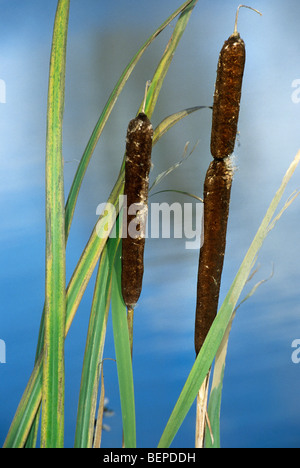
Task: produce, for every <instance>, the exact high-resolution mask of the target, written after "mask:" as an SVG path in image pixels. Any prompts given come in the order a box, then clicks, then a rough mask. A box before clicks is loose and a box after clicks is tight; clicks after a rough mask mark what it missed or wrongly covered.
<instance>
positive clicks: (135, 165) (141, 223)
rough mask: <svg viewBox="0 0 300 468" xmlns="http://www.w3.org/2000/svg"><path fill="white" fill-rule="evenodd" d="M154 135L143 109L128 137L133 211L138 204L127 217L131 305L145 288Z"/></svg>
mask: <svg viewBox="0 0 300 468" xmlns="http://www.w3.org/2000/svg"><path fill="white" fill-rule="evenodd" d="M152 138H153V127H152V125H151V122H150V120H149V119H148V117H147V116H146V114H144V113H143V112H142V113H140V114H139V115H138V116H137V117H136V118H135V119H133V120H131V122H130V123H129V125H128V130H127V139H126V161H125V186H124V195H126V196H127V207H128V209H129V213H130V207H132V206H136V207H137V211H136V212H135V214H129V213H126V214H124V216H123V236H122V295H123V299H124V302H125V304H126V306H127V307H128V308H134V307H135V304H136V303H137V301H138V299H139V297H140V294H141V290H142V281H143V273H144V247H145V222H146V216H147V206H148V187H149V173H150V168H151V151H152ZM139 207H140V209H139ZM134 232H135V233H137V234H136V235H133V234H134Z"/></svg>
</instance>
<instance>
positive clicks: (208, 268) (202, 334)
mask: <svg viewBox="0 0 300 468" xmlns="http://www.w3.org/2000/svg"><path fill="white" fill-rule="evenodd" d="M232 179H233V168H232V162H231V160H230V158H226V159H222V160H217V159H214V160H213V161H212V162H211V164H210V166H209V168H208V171H207V173H206V178H205V182H204V243H203V246H202V248H201V250H200V258H199V269H198V284H197V306H196V320H195V351H196V355H197V354H198V353H199V351H200V349H201V347H202V345H203V343H204V340H205V338H206V335H207V333H208V332H209V330H210V327H211V325H212V323H213V321H214V319H215V317H216V315H217V310H218V302H219V293H220V284H221V275H222V269H223V262H224V254H225V246H226V231H227V221H228V215H229V204H230V193H231V185H232Z"/></svg>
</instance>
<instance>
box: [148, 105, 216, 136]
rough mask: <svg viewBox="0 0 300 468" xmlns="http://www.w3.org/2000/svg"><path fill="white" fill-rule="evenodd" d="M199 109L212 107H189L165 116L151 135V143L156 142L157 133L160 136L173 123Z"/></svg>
mask: <svg viewBox="0 0 300 468" xmlns="http://www.w3.org/2000/svg"><path fill="white" fill-rule="evenodd" d="M201 109H212V107H209V106H195V107H190V108H188V109H184V110H182V111H179V112H176V113H175V114H172V115H169V116H168V117H166V118H165V119H164V120H163V121H162V122H161V123H160V124H159V125H158V126H157V127H156V129H155V132H154V135H153V144H155V143H156V138H157V135H159V137H160V138H161V137H162V136H163V135H164V134H165V133H166V132H167V131H168V130H170V129H171V128H172V127H173V126H174V125H176V124H177V123H178V122H180V121H181V120H182V119H184V118H185V117H187V116H188V115H190V114H192V113H193V112H197V111H198V110H201Z"/></svg>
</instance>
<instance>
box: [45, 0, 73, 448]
mask: <svg viewBox="0 0 300 468" xmlns="http://www.w3.org/2000/svg"><path fill="white" fill-rule="evenodd" d="M69 7H70V1H69V0H59V1H58V6H57V11H56V17H55V23H54V31H53V42H52V51H51V60H50V76H49V93H48V119H47V149H46V291H45V336H44V361H43V401H42V424H41V447H45V448H57V447H62V446H63V441H64V337H65V317H66V282H65V275H66V269H65V223H64V220H65V211H64V183H63V182H64V177H63V157H62V121H63V110H64V90H65V67H66V46H67V31H68V19H69Z"/></svg>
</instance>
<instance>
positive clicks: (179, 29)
mask: <svg viewBox="0 0 300 468" xmlns="http://www.w3.org/2000/svg"><path fill="white" fill-rule="evenodd" d="M197 2H198V0H193V1H192V2H186V3H185V7H184V9H183V11H182V13H181V15H180V17H179V18H178V21H177V23H176V26H175V28H174V31H173V34H172V37H171V39H170V40H169V42H168V45H167V47H166V50H165V52H164V54H163V56H162V59H161V61H160V63H159V65H158V67H157V69H156V72H155V74H154V76H153V78H152V81H151V84H150V87H149V90H148V93H147V100H146V106H145V113H146V114H147V116H148V117H149V119H151V116H152V114H153V111H154V109H155V106H156V102H157V99H158V96H159V93H160V90H161V87H162V85H163V82H164V79H165V77H166V74H167V72H168V70H169V67H170V65H171V62H172V60H173V57H174V53H175V50H176V48H177V46H178V44H179V42H180V40H181V38H182V35H183V33H184V31H185V29H186V27H187V24H188V22H189V19H190V16H191V14H192V11H193V9H194V7H195V5H196V3H197ZM141 109H142V106H141V108H140V111H141Z"/></svg>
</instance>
